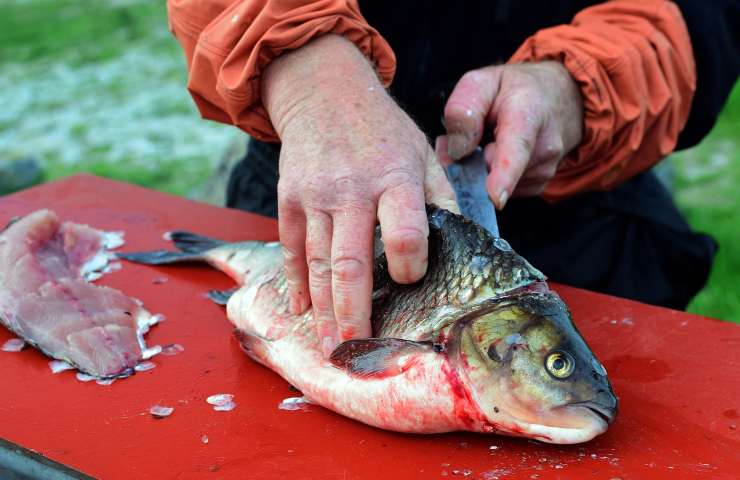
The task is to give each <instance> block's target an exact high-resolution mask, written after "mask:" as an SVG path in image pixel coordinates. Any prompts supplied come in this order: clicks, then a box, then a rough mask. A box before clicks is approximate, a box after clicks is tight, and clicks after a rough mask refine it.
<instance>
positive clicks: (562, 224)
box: [227, 139, 717, 309]
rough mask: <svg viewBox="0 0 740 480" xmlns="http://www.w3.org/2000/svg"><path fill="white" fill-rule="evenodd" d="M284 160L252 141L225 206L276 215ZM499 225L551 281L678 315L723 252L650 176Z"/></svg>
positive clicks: (540, 206) (531, 202) (506, 214)
mask: <svg viewBox="0 0 740 480" xmlns="http://www.w3.org/2000/svg"><path fill="white" fill-rule="evenodd" d="M279 155H280V148H279V146H278V145H277V144H268V143H263V142H258V141H256V140H254V139H252V140H250V142H249V147H248V150H247V155H246V157H245V158H244V159H243V160H242V161H241V162H240V163H239V164H237V165H236V166H235V167H234V170H233V171H232V173H231V178H230V180H229V185H228V191H227V206H229V207H233V208H239V209H242V210H247V211H250V212H254V213H258V214H262V215H266V216H270V217H277V181H278V157H279ZM498 220H499V228H500V230H501V234H502V236H503V237H504V238H506V240H508V241H509V243H510V244H511V245H512V247H514V249H515V250H516V251H517V252H518V253H519V254H521V255H522V256H523V257H524V258H526V259H527V260H529V262H530V263H532V264H533V265H534V266H535V267H537V268H539V269H540V270H542V272H543V273H544V274H545V275H547V276H548V277H549V278H550V279H551V280H554V281H556V282H560V283H564V284H567V285H573V286H576V287H581V288H585V289H588V290H593V291H597V292H602V293H607V294H610V295H616V296H619V297H625V298H630V299H634V300H639V301H642V302H646V303H651V304H654V305H662V306H666V307H670V308H675V309H684V308H686V305H687V304H688V302H689V301H690V300H691V298H692V297H693V296H694V295H696V293H697V292H698V291H699V290H700V289H701V288H702V287H703V286H704V284H705V283H706V281H707V278H708V276H709V271H710V268H711V265H712V260H713V259H714V255H715V253H716V251H717V244H716V242H715V241H714V240H713V239H712V238H711V237H709V236H708V235H704V234H701V233H695V232H693V231H692V230H691V228H690V227H689V226H688V224H687V223H686V221H685V220H684V218H683V216H682V215H681V213H680V212H679V211H678V209H677V208H676V206H675V204H674V203H673V199H672V198H671V195H670V192H668V191H667V190H666V189H665V187H664V186H663V185H662V184H661V183H660V182H659V181H658V179H657V178H656V177H655V175H654V174H653V173H652V172H646V173H643V174H640V175H638V176H636V177H634V178H633V179H631V180H629V181H627V182H625V183H623V184H622V185H620V186H619V187H617V188H615V189H614V190H611V191H609V192H590V193H585V194H581V195H577V196H575V197H572V198H569V199H567V200H564V201H561V202H558V203H554V204H551V203H547V202H545V201H543V200H542V199H540V198H524V199H516V198H515V199H511V200H510V201H509V203H508V204H507V206H506V208H505V209H504V210H503V211H502V212H500V213H499V217H498Z"/></svg>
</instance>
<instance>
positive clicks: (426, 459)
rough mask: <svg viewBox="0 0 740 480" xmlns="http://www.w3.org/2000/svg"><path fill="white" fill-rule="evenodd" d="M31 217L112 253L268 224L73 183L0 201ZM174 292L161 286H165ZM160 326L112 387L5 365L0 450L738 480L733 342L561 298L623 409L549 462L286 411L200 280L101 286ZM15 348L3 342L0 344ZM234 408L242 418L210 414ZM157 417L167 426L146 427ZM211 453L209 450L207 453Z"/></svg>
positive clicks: (491, 440)
mask: <svg viewBox="0 0 740 480" xmlns="http://www.w3.org/2000/svg"><path fill="white" fill-rule="evenodd" d="M39 208H51V209H53V210H55V211H56V212H57V213H58V214H59V215H60V216H61V217H62V218H64V219H69V220H73V221H75V222H81V223H88V224H90V225H92V226H94V227H97V228H102V229H108V230H124V231H125V232H126V245H125V246H124V247H123V248H122V250H127V251H134V250H149V249H155V248H166V247H168V244H167V242H166V241H165V240H164V239H163V238H162V234H163V233H164V232H166V231H168V230H172V229H188V230H192V231H194V232H198V233H202V234H206V235H212V236H216V237H220V238H223V239H227V240H237V239H239V240H243V239H260V240H275V239H276V238H277V225H276V223H275V222H274V221H273V220H269V219H264V218H260V217H258V216H255V215H250V214H247V213H243V212H238V211H235V210H228V209H223V208H216V207H212V206H208V205H204V204H200V203H195V202H191V201H188V200H184V199H182V198H177V197H174V196H169V195H165V194H162V193H158V192H154V191H150V190H146V189H143V188H140V187H135V186H131V185H127V184H123V183H118V182H113V181H110V180H104V179H100V178H96V177H92V176H87V175H82V176H75V177H71V178H68V179H65V180H62V181H59V182H55V183H51V184H46V185H43V186H40V187H36V188H32V189H30V190H27V191H24V192H21V193H18V194H15V195H11V196H8V197H4V198H1V199H0V222H2V223H4V222H6V221H8V220H9V219H10V218H11V217H14V216H17V215H24V214H27V213H29V212H31V211H33V210H36V209H39ZM163 276H164V277H166V278H167V282H166V283H161V284H157V283H153V281H154V280H155V279H156V278H158V277H163ZM99 282H100V283H102V284H105V285H110V286H112V287H115V288H119V289H121V290H123V291H124V292H126V293H127V294H129V295H131V296H133V297H137V298H139V299H141V300H143V301H144V304H145V306H146V307H147V308H148V309H149V310H150V311H152V312H158V313H162V314H164V315H165V316H166V321H165V322H163V323H162V324H160V325H158V326H156V327H154V328H153V329H152V331H151V332H150V334H149V335H148V342H149V343H150V344H152V345H153V344H170V343H179V344H181V345H182V346H183V347H184V348H185V350H184V352H182V353H180V354H179V355H176V356H157V357H155V358H154V361H155V362H156V363H157V367H156V368H155V369H153V370H150V371H147V372H141V373H138V374H136V375H135V376H133V377H131V378H127V379H124V380H119V381H116V382H115V383H114V384H113V385H110V386H101V385H96V384H95V383H94V382H90V383H82V382H79V381H78V380H76V378H75V375H74V373H72V372H63V373H60V374H56V375H53V374H52V373H51V371H50V370H49V367H48V366H47V363H48V359H47V358H45V357H44V356H43V355H41V354H40V353H39V352H37V351H35V350H33V349H26V350H24V351H22V352H20V353H7V352H0V379H2V380H1V382H2V395H0V437H2V438H4V439H6V440H8V441H10V442H13V443H16V444H19V445H21V446H23V447H26V448H29V449H33V450H35V451H37V452H39V453H40V454H42V455H44V456H46V457H48V458H50V459H52V460H54V461H57V462H61V463H63V464H65V465H68V466H70V467H71V468H74V469H76V470H79V471H81V472H85V473H87V474H89V475H92V476H95V477H99V478H105V479H107V478H127V479H146V478H156V479H163V478H178V479H187V478H213V479H231V478H234V479H236V478H238V479H247V478H265V479H268V478H269V479H274V478H290V479H303V478H306V479H309V478H311V479H313V478H316V479H373V480H375V479H378V478H383V479H385V478H404V479H409V478H439V477H452V478H455V477H460V478H471V479H472V478H481V479H489V480H491V479H495V478H499V479H506V480H508V479H520V478H521V479H548V478H563V479H573V478H599V479H614V478H619V479H624V480H626V479H647V478H650V479H660V478H670V479H682V478H697V477H702V478H712V479H736V478H738V475H740V473H739V472H740V432H738V429H737V428H738V423H740V419H739V418H738V415H739V414H740V326H738V325H734V324H731V323H725V322H721V321H717V320H712V319H708V318H702V317H699V316H696V315H689V314H686V313H682V312H676V311H672V310H667V309H663V308H656V307H651V306H647V305H643V304H640V303H636V302H632V301H627V300H622V299H619V298H613V297H609V296H605V295H600V294H595V293H591V292H587V291H583V290H578V289H575V288H569V287H562V286H556V290H557V291H558V292H559V293H560V294H561V295H562V297H563V298H564V299H565V301H566V302H567V303H568V305H569V306H570V308H571V310H572V312H573V316H574V318H575V322H576V324H577V325H578V328H579V329H580V330H581V332H582V333H583V335H584V337H585V338H586V340H587V341H588V343H589V345H591V347H592V348H593V350H594V351H595V353H596V355H597V357H598V358H599V359H601V360H602V362H603V363H604V365H605V366H606V368H607V370H608V372H609V376H610V378H611V380H612V383H613V385H614V390H615V391H616V393H617V395H618V396H619V400H620V407H621V411H620V413H619V416H618V417H617V420H616V422H615V423H614V424H613V425H612V427H611V428H610V430H609V431H608V432H607V433H606V434H604V435H603V436H601V437H599V438H597V439H596V440H594V441H592V442H589V443H587V444H585V445H580V446H578V445H576V446H554V445H545V444H541V443H537V442H533V441H527V440H522V439H512V438H505V437H500V436H496V435H482V434H467V433H456V434H445V435H427V436H424V435H408V434H398V433H393V432H386V431H382V430H378V429H375V428H372V427H368V426H365V425H363V424H360V423H357V422H355V421H353V420H350V419H347V418H344V417H341V416H339V415H336V414H334V413H332V412H329V411H326V410H324V409H322V408H320V407H316V406H312V407H310V409H309V410H308V411H285V410H279V409H278V408H277V407H278V404H279V403H280V401H281V400H283V399H284V398H287V397H292V396H296V395H297V393H296V392H295V391H293V390H291V389H290V388H289V386H288V384H287V383H286V382H285V381H284V380H282V379H281V378H280V377H279V376H277V375H276V374H275V373H273V372H271V371H270V370H268V369H266V368H264V367H261V366H259V365H257V364H255V363H253V362H252V361H250V360H249V359H248V358H247V357H246V356H245V355H244V354H243V353H242V352H241V350H240V349H239V347H238V344H237V342H236V341H235V340H234V338H233V336H232V329H231V326H230V324H229V322H228V321H227V320H226V315H225V312H224V309H223V308H222V307H219V306H217V305H215V304H213V303H212V302H211V301H209V300H207V299H206V298H204V292H206V291H207V290H208V289H213V288H216V289H225V288H229V287H230V286H231V285H232V283H231V281H230V280H229V279H228V278H227V277H226V276H224V275H223V274H221V273H219V272H216V271H213V270H210V269H208V268H206V267H202V268H201V267H198V266H186V267H183V266H179V267H167V268H153V267H147V266H141V265H132V264H125V265H124V267H123V270H120V271H118V272H114V273H111V274H109V275H107V276H105V277H103V279H102V280H100V281H99ZM9 338H11V334H10V333H9V332H8V331H7V330H5V329H4V328H2V327H0V344H2V343H4V342H5V340H7V339H9ZM214 393H232V394H234V395H235V400H236V402H237V405H238V406H237V408H236V409H235V410H233V411H230V412H216V411H214V410H213V409H212V407H211V406H210V405H208V404H207V403H206V402H205V399H206V397H208V396H209V395H211V394H214ZM155 404H160V405H166V406H173V407H175V411H174V413H173V414H172V415H171V416H170V417H168V418H165V419H161V420H156V419H154V418H152V417H151V416H150V415H149V413H148V410H149V407H150V406H152V405H155ZM205 437H207V438H208V443H204V441H203V440H204V438H205Z"/></svg>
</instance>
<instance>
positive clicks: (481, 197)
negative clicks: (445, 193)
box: [447, 147, 500, 238]
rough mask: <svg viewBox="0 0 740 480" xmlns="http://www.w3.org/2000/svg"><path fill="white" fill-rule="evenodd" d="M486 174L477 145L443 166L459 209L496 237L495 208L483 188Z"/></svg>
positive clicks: (484, 164)
mask: <svg viewBox="0 0 740 480" xmlns="http://www.w3.org/2000/svg"><path fill="white" fill-rule="evenodd" d="M487 177H488V167H487V165H486V159H485V157H484V156H483V149H482V148H481V147H478V148H476V149H475V151H474V152H473V153H471V154H470V155H468V156H467V157H464V158H462V159H460V160H459V161H458V162H456V163H452V164H450V165H449V166H448V167H447V179H448V180H449V181H450V184H451V185H452V189H453V190H454V191H455V197H457V204H458V205H459V206H460V212H461V213H462V214H463V216H465V217H466V218H468V219H469V220H472V221H474V222H475V223H477V224H478V225H480V226H481V227H483V228H485V229H486V230H488V232H489V233H490V234H491V235H493V237H494V238H500V235H499V231H498V222H497V221H496V208H495V207H494V206H493V202H491V198H490V197H489V196H488V191H487V190H486V178H487Z"/></svg>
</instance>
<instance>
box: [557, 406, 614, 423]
mask: <svg viewBox="0 0 740 480" xmlns="http://www.w3.org/2000/svg"><path fill="white" fill-rule="evenodd" d="M566 407H581V408H585V409H587V410H589V411H590V412H591V413H592V414H594V415H596V416H597V417H598V418H600V419H601V420H603V421H604V422H605V423H606V424H607V425H611V423H612V422H614V419H615V418H616V416H617V406H616V404H615V405H614V406H613V407H612V406H606V405H602V404H600V403H597V402H577V403H570V404H568V405H566Z"/></svg>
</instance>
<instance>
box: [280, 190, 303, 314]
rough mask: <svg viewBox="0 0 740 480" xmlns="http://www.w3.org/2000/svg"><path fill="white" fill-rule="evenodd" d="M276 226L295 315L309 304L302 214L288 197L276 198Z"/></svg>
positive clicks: (292, 310)
mask: <svg viewBox="0 0 740 480" xmlns="http://www.w3.org/2000/svg"><path fill="white" fill-rule="evenodd" d="M278 228H279V231H280V243H281V244H282V247H283V257H284V259H285V260H284V261H285V278H286V281H287V284H288V297H289V299H290V311H291V313H292V314H293V315H299V314H301V313H303V312H305V311H306V309H307V308H308V307H309V305H310V304H311V296H310V294H309V291H308V267H307V264H306V217H305V216H304V215H303V210H302V209H301V208H299V207H297V206H296V205H292V204H291V203H290V201H289V200H287V199H281V200H280V201H278Z"/></svg>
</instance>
